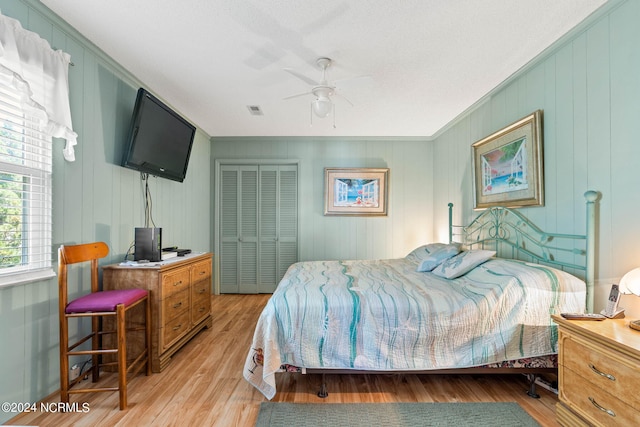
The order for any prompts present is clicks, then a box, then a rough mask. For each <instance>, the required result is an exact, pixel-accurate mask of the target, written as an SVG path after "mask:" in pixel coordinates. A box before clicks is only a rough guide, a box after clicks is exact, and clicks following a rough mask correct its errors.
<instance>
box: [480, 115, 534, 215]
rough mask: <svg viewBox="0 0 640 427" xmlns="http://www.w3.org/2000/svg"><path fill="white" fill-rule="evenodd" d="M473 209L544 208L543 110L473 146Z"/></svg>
mask: <svg viewBox="0 0 640 427" xmlns="http://www.w3.org/2000/svg"><path fill="white" fill-rule="evenodd" d="M472 150H473V172H474V180H473V184H474V199H475V200H474V202H475V203H474V207H475V209H484V208H490V207H492V206H504V207H521V206H544V182H543V180H544V176H543V165H542V163H543V162H542V160H543V159H542V110H538V111H535V112H534V113H532V114H530V115H528V116H526V117H523V118H522V119H520V120H518V121H517V122H515V123H513V124H511V125H509V126H507V127H505V128H504V129H501V130H499V131H498V132H496V133H494V134H492V135H489V136H487V137H486V138H484V139H481V140H480V141H478V142H476V143H474V144H473V145H472Z"/></svg>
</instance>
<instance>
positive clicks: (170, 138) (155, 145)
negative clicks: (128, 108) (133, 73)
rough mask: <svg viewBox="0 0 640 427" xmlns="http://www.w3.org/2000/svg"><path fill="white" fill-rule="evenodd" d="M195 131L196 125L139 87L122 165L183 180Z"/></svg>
mask: <svg viewBox="0 0 640 427" xmlns="http://www.w3.org/2000/svg"><path fill="white" fill-rule="evenodd" d="M195 132H196V128H195V126H193V125H192V124H191V123H189V122H188V121H186V120H185V119H183V118H182V117H181V116H180V115H179V114H178V113H176V112H175V111H173V110H172V109H171V108H169V107H168V106H166V105H165V104H164V103H162V101H160V100H159V99H157V98H156V97H155V96H153V95H151V94H150V93H149V92H147V91H146V90H145V89H143V88H140V89H139V90H138V96H137V97H136V104H135V106H134V109H133V117H132V119H131V130H130V132H129V139H128V144H127V147H126V149H125V152H124V156H123V158H122V166H124V167H126V168H130V169H134V170H137V171H140V172H143V173H148V174H150V175H155V176H158V177H162V178H168V179H171V180H174V181H178V182H182V181H184V178H185V176H186V175H187V166H188V165H189V156H190V154H191V146H192V145H193V137H194V136H195Z"/></svg>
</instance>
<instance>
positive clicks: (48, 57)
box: [0, 15, 78, 162]
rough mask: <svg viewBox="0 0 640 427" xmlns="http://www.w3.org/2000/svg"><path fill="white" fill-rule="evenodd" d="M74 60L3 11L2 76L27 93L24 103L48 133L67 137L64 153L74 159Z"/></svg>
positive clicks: (0, 18)
mask: <svg viewBox="0 0 640 427" xmlns="http://www.w3.org/2000/svg"><path fill="white" fill-rule="evenodd" d="M70 62H71V58H70V56H69V54H68V53H65V52H63V51H61V50H55V51H54V50H53V49H51V46H50V45H49V43H48V42H47V41H46V40H44V39H43V38H41V37H40V36H39V35H38V34H36V33H34V32H31V31H27V30H25V29H24V28H22V25H20V22H19V21H17V20H15V19H12V18H9V17H7V16H4V15H0V78H2V79H5V81H9V82H11V84H13V86H14V87H15V88H16V89H18V90H19V91H20V92H21V93H22V94H23V95H22V103H23V107H24V108H25V109H29V110H33V111H34V112H36V113H37V115H38V117H40V118H41V125H42V127H43V130H44V132H45V133H47V134H49V135H50V136H52V137H56V138H64V139H66V140H67V143H66V145H65V148H64V150H63V154H64V158H65V159H66V160H67V161H70V162H72V161H74V160H75V154H74V149H73V147H74V145H76V144H77V138H78V135H77V134H76V133H75V132H74V131H73V127H72V125H71V110H70V108H69V74H68V71H69V64H70Z"/></svg>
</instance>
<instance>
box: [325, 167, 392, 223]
mask: <svg viewBox="0 0 640 427" xmlns="http://www.w3.org/2000/svg"><path fill="white" fill-rule="evenodd" d="M324 178H325V185H324V214H325V215H360V216H385V215H387V185H388V181H389V169H376V168H325V170H324Z"/></svg>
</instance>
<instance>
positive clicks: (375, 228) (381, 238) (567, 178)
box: [0, 0, 640, 422]
mask: <svg viewBox="0 0 640 427" xmlns="http://www.w3.org/2000/svg"><path fill="white" fill-rule="evenodd" d="M0 10H2V13H3V14H5V15H8V16H12V17H15V18H18V19H20V21H21V22H22V23H23V25H24V26H25V28H28V29H30V30H33V31H36V32H38V33H39V34H41V35H42V36H43V37H44V38H46V39H48V40H50V41H51V43H52V45H54V46H55V47H57V48H61V49H63V50H65V51H67V52H69V53H70V54H71V56H72V59H73V62H74V63H75V67H72V68H71V72H70V84H71V105H72V114H73V120H74V127H75V128H76V131H77V132H78V133H79V135H80V138H79V140H80V143H79V145H78V147H77V157H78V160H77V161H76V162H75V163H66V162H64V160H63V159H62V156H61V153H60V150H56V152H55V158H54V174H55V176H54V230H53V233H54V236H53V240H54V242H55V245H59V244H60V243H74V242H81V241H89V240H94V239H101V240H105V241H107V242H108V243H109V245H110V246H111V248H112V251H113V253H114V255H113V256H112V257H111V258H110V260H109V261H108V262H116V261H118V260H119V259H121V257H122V255H123V254H124V252H125V251H126V250H127V248H128V246H129V244H130V243H131V240H132V238H133V235H132V229H133V227H135V226H139V225H141V223H142V221H143V211H142V197H141V196H142V193H141V191H140V181H139V176H138V174H136V173H134V172H132V171H129V170H125V169H123V168H121V167H119V166H118V165H117V164H118V160H117V159H119V155H120V150H121V143H122V141H121V140H122V138H123V136H122V135H123V133H126V129H125V128H126V124H125V123H127V122H128V115H129V114H130V109H131V108H132V104H133V100H134V98H135V89H136V88H137V86H139V85H140V84H139V83H138V82H137V81H136V79H135V78H134V77H132V76H130V75H129V73H127V72H126V70H123V69H121V68H120V67H119V66H118V65H117V64H115V63H113V62H112V61H110V60H109V59H108V58H106V57H105V56H104V55H103V54H102V53H101V52H100V51H99V50H98V49H96V48H95V47H93V46H92V45H91V43H89V42H88V41H86V40H85V39H84V38H83V37H82V36H81V35H79V34H77V33H76V32H75V31H73V30H72V29H70V28H68V27H67V26H66V25H65V24H64V23H62V22H60V21H59V20H57V18H56V17H55V16H52V15H50V14H49V13H47V12H46V10H45V9H44V7H42V6H41V5H40V4H39V3H37V2H35V1H33V0H0ZM639 18H640V2H637V1H635V0H630V1H618V0H610V2H609V4H608V5H607V6H605V7H604V8H603V9H602V10H601V11H599V12H597V14H596V15H595V16H593V17H591V18H589V19H588V20H587V21H586V22H585V23H584V24H583V25H581V26H580V27H579V28H578V29H576V30H575V31H573V32H572V33H570V34H569V35H568V36H567V37H565V38H563V39H562V40H561V41H560V42H559V43H557V44H555V45H554V46H553V47H552V48H550V49H549V50H548V51H546V52H544V53H543V54H542V55H541V56H540V57H539V58H536V59H535V60H534V61H532V63H531V64H530V65H528V66H527V67H525V69H523V70H521V72H519V73H517V74H516V75H515V76H513V77H512V78H510V79H509V80H507V81H505V82H504V83H503V84H501V85H500V87H498V88H497V89H496V90H494V91H493V92H492V93H491V94H490V95H488V96H487V97H486V98H485V99H483V100H482V101H481V102H479V103H478V104H477V105H475V106H473V107H472V108H470V109H469V111H467V112H466V113H464V114H462V115H461V116H460V117H459V118H457V119H456V120H455V121H454V122H452V123H451V124H450V125H448V126H447V127H446V128H445V129H444V130H442V131H441V132H440V133H438V135H436V136H435V138H434V141H432V142H427V141H426V138H425V140H424V141H423V140H417V139H416V140H414V139H405V138H389V139H379V138H365V137H363V138H348V139H341V138H323V139H313V138H215V139H214V140H213V144H212V145H210V144H209V138H208V136H207V135H205V134H204V133H202V132H200V131H199V132H198V134H197V137H196V143H195V147H194V152H193V154H192V158H191V164H190V166H189V174H188V176H187V180H186V181H185V183H183V184H179V183H173V182H171V181H166V180H158V179H153V180H152V182H151V188H152V193H153V201H154V219H155V222H156V223H157V224H158V225H159V226H162V227H163V228H164V232H165V234H164V240H165V242H167V243H169V242H171V243H175V244H178V245H180V246H188V247H191V248H193V249H196V250H211V249H212V243H211V239H210V236H211V235H212V233H213V231H214V230H212V226H213V225H212V224H213V222H212V218H213V206H212V203H213V202H212V200H213V199H212V198H211V194H213V193H212V192H213V190H214V189H215V173H214V166H213V165H214V160H233V159H264V158H271V159H295V160H298V161H299V163H298V164H299V173H300V201H301V207H300V239H299V241H300V258H301V259H303V260H307V259H335V258H351V259H357V258H360V259H362V258H387V257H398V256H403V255H405V254H406V253H407V252H408V251H409V250H411V249H412V248H413V247H415V246H417V245H418V244H421V243H423V242H427V241H433V240H443V239H445V238H446V235H445V234H444V233H446V221H447V214H446V205H447V203H449V202H454V203H455V205H456V216H457V219H458V220H466V219H469V218H471V216H472V215H473V210H472V204H473V196H472V190H471V189H472V181H471V180H472V172H471V148H470V146H471V144H472V143H473V142H475V141H477V140H479V139H481V138H483V137H485V136H487V135H489V134H491V133H493V132H494V131H496V130H497V129H500V128H501V127H503V126H505V125H507V124H509V123H511V122H513V121H515V120H516V119H518V118H520V117H523V116H525V115H527V114H529V113H531V112H532V111H534V110H536V109H543V110H544V150H545V157H544V161H545V191H546V205H545V207H539V208H529V209H526V214H527V215H529V216H531V217H532V218H534V220H535V221H536V222H539V223H540V224H541V226H542V227H543V228H545V229H549V230H551V231H553V230H557V231H559V232H571V231H574V232H576V233H581V232H583V228H584V200H583V198H582V193H584V191H586V190H587V189H596V190H599V191H600V192H602V200H601V203H600V209H599V218H600V225H599V230H600V231H599V245H598V247H599V250H598V251H599V253H598V255H599V258H598V271H597V277H598V279H599V285H600V286H599V288H600V291H601V293H602V292H603V291H606V290H607V289H608V287H607V285H608V283H609V281H610V280H612V279H615V278H618V277H620V276H621V275H622V274H623V273H624V272H626V271H627V270H629V269H630V268H632V267H634V266H637V265H638V263H637V259H638V251H637V250H636V245H637V244H636V243H635V240H636V239H635V237H636V236H638V235H640V233H639V232H640V222H638V221H635V216H637V212H640V197H638V191H639V190H638V189H639V188H640V174H638V172H637V169H638V167H639V164H640V163H639V160H640V143H639V142H638V138H637V136H635V135H637V132H634V131H635V127H634V126H633V125H634V124H635V122H637V118H638V117H640V96H639V95H640V78H639V77H638V76H640V53H639V50H638V47H637V41H638V40H640V29H638V26H637V22H638V21H639ZM150 89H152V90H153V88H150ZM58 144H59V148H60V149H61V148H62V143H61V142H58ZM338 166H345V167H346V166H350V167H388V168H390V180H389V181H390V189H389V201H390V205H389V216H388V217H381V218H362V217H358V218H348V217H325V216H323V215H322V212H323V191H324V187H323V186H324V181H323V179H324V177H323V169H324V167H338ZM603 299H605V298H604V297H603V298H600V299H599V300H597V301H596V309H599V307H602V305H603V303H600V304H598V301H602V300H603ZM623 302H624V300H623ZM56 310H57V294H56V282H55V280H51V281H46V282H41V283H34V284H30V285H23V286H17V287H13V288H9V289H3V290H0V343H2V347H1V350H0V378H1V379H2V380H1V382H0V400H2V401H9V402H12V401H15V402H35V401H37V400H39V399H41V398H43V397H45V396H46V395H48V394H49V393H53V392H55V391H56V390H57V389H58V319H57V317H58V316H57V311H56ZM10 415H11V414H1V413H0V422H1V421H5V420H7V419H9V418H10Z"/></svg>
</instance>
